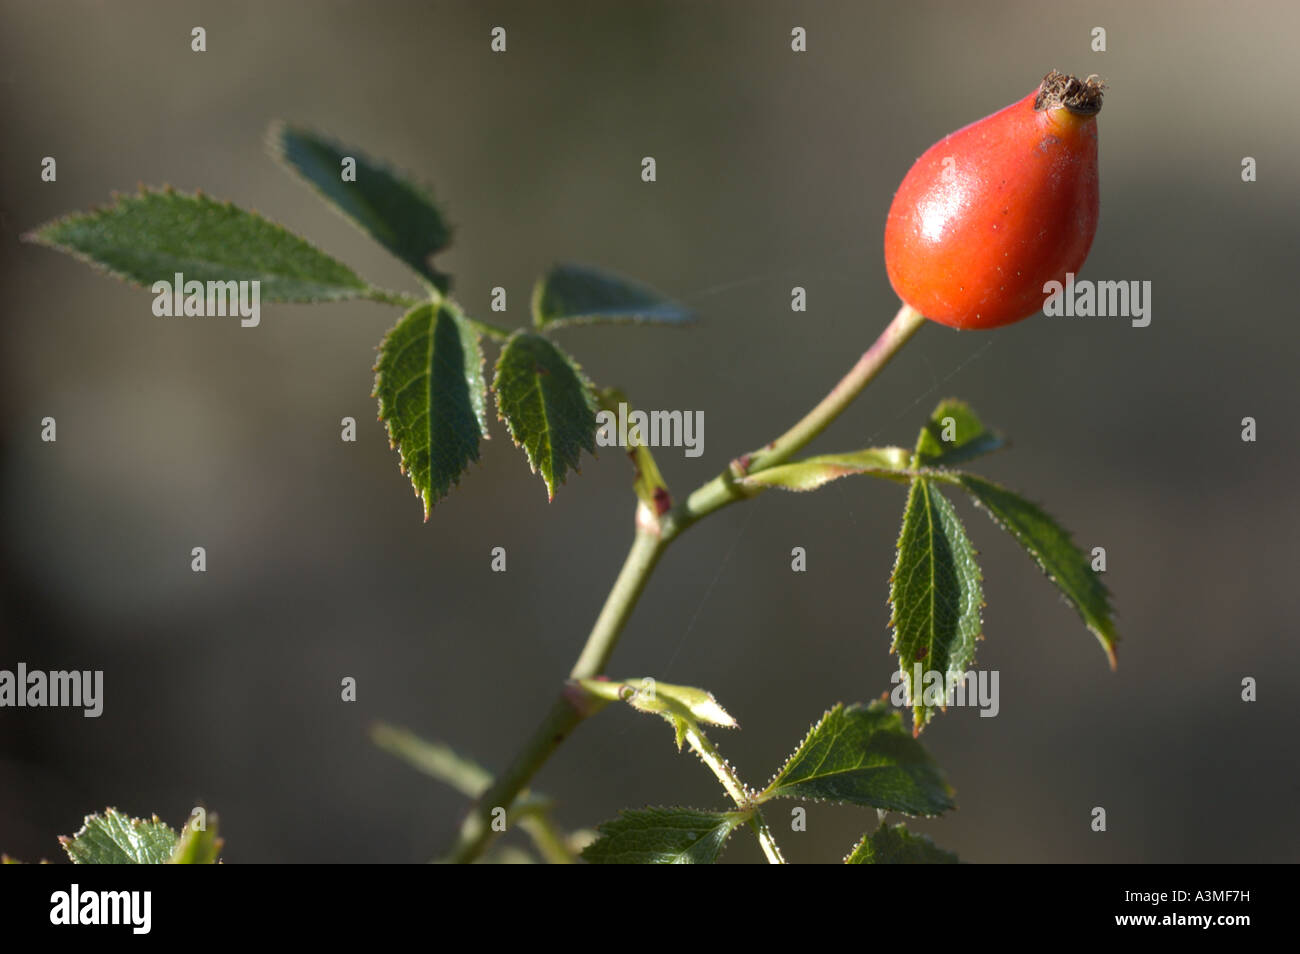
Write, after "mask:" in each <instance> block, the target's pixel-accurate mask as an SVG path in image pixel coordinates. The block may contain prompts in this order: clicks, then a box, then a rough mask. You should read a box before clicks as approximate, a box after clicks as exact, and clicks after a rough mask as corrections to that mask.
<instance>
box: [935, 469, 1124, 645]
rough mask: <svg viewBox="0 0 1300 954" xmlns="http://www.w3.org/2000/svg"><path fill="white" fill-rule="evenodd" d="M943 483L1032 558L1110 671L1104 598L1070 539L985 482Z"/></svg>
mask: <svg viewBox="0 0 1300 954" xmlns="http://www.w3.org/2000/svg"><path fill="white" fill-rule="evenodd" d="M946 479H947V480H948V481H949V482H951V483H955V484H957V485H959V486H960V487H962V488H963V489H964V490H965V491H966V492H967V493H969V494H970V495H971V498H972V499H973V500H974V501H975V503H976V504H977V505H978V506H979V507H981V508H982V509H983V510H984V511H985V512H986V513H987V514H988V515H989V516H990V517H992V518H993V522H994V523H996V524H997V525H998V526H1000V527H1002V528H1003V529H1004V530H1006V531H1007V532H1008V533H1010V534H1011V535H1012V536H1013V537H1015V539H1016V540H1017V541H1018V542H1019V543H1020V545H1021V546H1022V547H1024V548H1025V550H1026V552H1028V553H1029V555H1030V556H1031V557H1033V559H1034V562H1036V563H1037V564H1038V565H1039V567H1040V568H1041V569H1042V570H1043V572H1044V573H1046V574H1047V578H1048V579H1049V580H1051V581H1052V582H1053V583H1055V584H1056V587H1057V589H1059V590H1060V591H1061V594H1062V595H1063V596H1064V597H1065V599H1066V600H1067V601H1068V602H1069V603H1070V605H1071V606H1073V607H1074V608H1075V610H1077V611H1078V613H1079V616H1080V617H1081V618H1082V619H1083V622H1084V625H1085V626H1087V627H1088V629H1089V630H1091V631H1092V633H1093V635H1095V636H1096V637H1097V640H1098V641H1099V642H1100V643H1101V648H1102V649H1103V650H1105V652H1106V657H1107V659H1109V660H1110V665H1111V668H1112V669H1114V668H1115V665H1116V659H1115V644H1116V642H1118V640H1119V637H1118V636H1117V635H1116V633H1115V622H1114V619H1113V614H1112V610H1111V607H1110V593H1109V592H1108V591H1107V589H1106V584H1105V583H1103V582H1102V581H1101V576H1100V575H1099V574H1098V573H1096V572H1094V571H1093V569H1092V566H1091V564H1090V563H1089V561H1088V558H1087V556H1085V555H1084V553H1083V551H1081V550H1080V549H1079V548H1078V547H1077V546H1075V545H1074V541H1073V540H1071V539H1070V534H1069V533H1068V532H1067V531H1066V530H1065V529H1063V528H1062V527H1061V526H1060V524H1058V523H1057V522H1056V521H1055V520H1053V519H1052V518H1051V517H1049V516H1048V515H1047V514H1046V513H1044V512H1043V510H1042V508H1040V507H1038V506H1037V505H1035V504H1032V503H1030V502H1029V501H1028V500H1025V499H1024V498H1023V497H1021V496H1019V495H1018V494H1016V493H1014V492H1012V491H1010V490H1007V489H1006V488H1005V487H1002V486H999V485H998V484H995V483H993V482H992V481H990V480H985V479H984V478H983V477H976V476H975V475H974V474H952V475H950V476H949V477H948V478H946Z"/></svg>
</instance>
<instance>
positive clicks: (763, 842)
mask: <svg viewBox="0 0 1300 954" xmlns="http://www.w3.org/2000/svg"><path fill="white" fill-rule="evenodd" d="M749 827H750V828H752V829H754V834H756V835H758V843H759V845H760V846H761V847H762V849H763V854H765V855H767V863H768V864H771V865H783V864H785V863H786V862H785V855H783V854H781V848H780V846H779V845H777V843H776V839H775V838H773V837H772V829H770V828H768V827H767V822H766V820H764V818H763V812H762V811H761V810H760V809H757V808H755V809H754V814H753V815H751V816H750V817H749Z"/></svg>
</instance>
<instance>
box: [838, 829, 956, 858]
mask: <svg viewBox="0 0 1300 954" xmlns="http://www.w3.org/2000/svg"><path fill="white" fill-rule="evenodd" d="M844 863H845V864H846V865H955V864H956V863H957V856H956V855H954V854H953V853H952V852H951V851H944V850H943V849H942V848H936V847H935V846H934V842H932V841H931V840H930V839H929V838H926V837H925V836H924V835H914V834H912V833H911V832H910V831H908V830H907V826H906V825H894V826H893V827H892V828H891V827H889V826H888V825H882V826H881V827H879V828H877V829H876V830H875V831H873V832H870V833H869V834H867V835H864V836H863V838H862V840H861V841H860V842H858V844H857V846H856V847H855V848H854V849H853V852H852V853H851V854H850V855H849V856H848V857H847V858H845V859H844Z"/></svg>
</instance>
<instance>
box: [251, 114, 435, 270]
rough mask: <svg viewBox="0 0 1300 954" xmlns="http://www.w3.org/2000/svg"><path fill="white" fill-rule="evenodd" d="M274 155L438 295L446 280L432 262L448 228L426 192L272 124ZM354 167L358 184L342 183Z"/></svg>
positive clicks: (364, 160)
mask: <svg viewBox="0 0 1300 954" xmlns="http://www.w3.org/2000/svg"><path fill="white" fill-rule="evenodd" d="M268 144H269V146H270V149H271V153H272V155H274V156H275V158H277V159H279V160H280V161H281V162H282V163H284V165H285V166H287V167H288V168H289V169H290V170H291V171H293V172H295V173H297V174H298V176H299V177H301V178H302V179H303V180H304V181H305V182H307V183H308V184H309V185H311V186H312V187H313V188H315V190H316V191H317V192H318V193H319V194H320V195H322V196H323V197H324V198H325V199H326V200H327V201H329V202H330V204H331V205H333V206H334V207H335V208H336V209H338V211H340V212H342V213H343V215H345V216H346V217H347V218H348V219H350V220H351V221H352V223H353V224H355V225H356V226H357V227H358V228H360V229H361V230H362V231H363V232H366V233H367V234H368V235H370V236H371V237H372V238H373V239H374V240H375V241H377V242H378V243H379V244H380V245H382V246H383V247H384V248H386V249H388V251H390V252H392V253H393V254H394V255H396V256H397V257H398V258H399V259H401V260H402V261H403V262H405V263H406V264H407V265H409V266H410V267H411V268H413V269H414V270H415V271H416V273H417V274H419V275H420V276H421V277H423V278H425V279H427V280H428V281H429V282H430V283H431V284H433V285H434V286H435V287H436V288H438V289H439V290H440V291H442V292H446V291H447V287H448V284H449V282H448V279H447V276H446V275H444V274H442V273H441V272H438V271H437V270H436V269H434V267H433V263H432V262H431V259H432V257H433V256H434V255H435V254H436V253H438V252H441V251H442V250H443V249H445V248H446V247H447V246H448V245H450V244H451V228H450V227H449V226H448V225H447V222H446V220H445V219H444V218H443V215H442V212H440V211H439V210H438V207H437V205H435V204H434V200H433V196H432V195H431V194H430V192H429V191H428V190H427V189H425V188H424V187H422V186H420V185H418V184H416V183H414V182H412V181H411V180H410V179H408V178H407V177H406V176H403V175H401V174H399V173H397V172H396V171H394V170H393V169H392V168H390V167H389V166H387V165H385V164H384V163H382V162H378V161H377V160H375V159H371V158H369V157H368V156H366V155H364V154H362V153H361V152H359V151H357V150H356V149H352V148H351V147H345V146H341V145H339V144H338V143H335V142H333V141H331V140H329V139H327V138H326V137H324V136H321V135H320V134H318V133H315V132H313V131H311V130H308V129H302V128H299V127H295V126H288V125H285V124H284V123H275V124H273V125H272V126H271V130H270V134H269V139H268ZM345 158H351V159H353V160H355V162H356V180H355V181H352V182H344V181H343V176H342V169H343V166H342V163H343V160H344V159H345Z"/></svg>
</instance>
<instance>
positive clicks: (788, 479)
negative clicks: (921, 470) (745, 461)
mask: <svg viewBox="0 0 1300 954" xmlns="http://www.w3.org/2000/svg"><path fill="white" fill-rule="evenodd" d="M911 459H912V452H911V451H909V450H906V449H904V448H902V447H870V448H867V449H866V450H860V451H854V452H853V453H851V454H823V455H821V456H820V457H808V458H806V459H804V460H799V461H795V462H794V463H792V464H779V465H777V466H776V467H769V468H767V469H766V470H760V471H759V472H758V473H756V474H749V475H748V476H746V477H743V478H741V479H740V480H739V481H737V482H738V483H739V484H741V485H742V486H745V487H778V488H780V489H781V490H795V491H806V490H816V489H817V488H818V487H821V486H823V485H825V484H828V483H830V482H831V481H832V480H837V479H839V478H840V477H851V476H853V475H855V474H869V475H871V476H875V477H883V478H885V479H887V480H893V481H895V482H903V483H906V482H907V481H908V480H910V479H911V475H910V474H908V473H907V468H908V465H909V464H910V463H911Z"/></svg>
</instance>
